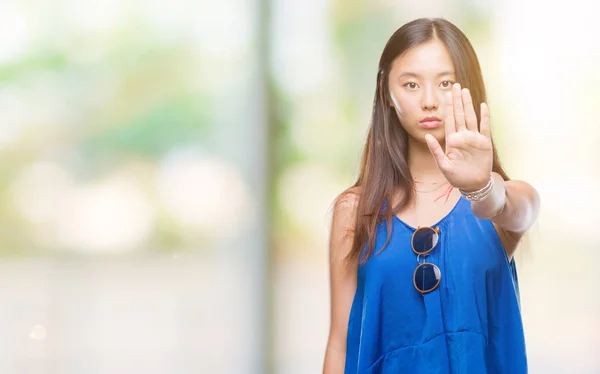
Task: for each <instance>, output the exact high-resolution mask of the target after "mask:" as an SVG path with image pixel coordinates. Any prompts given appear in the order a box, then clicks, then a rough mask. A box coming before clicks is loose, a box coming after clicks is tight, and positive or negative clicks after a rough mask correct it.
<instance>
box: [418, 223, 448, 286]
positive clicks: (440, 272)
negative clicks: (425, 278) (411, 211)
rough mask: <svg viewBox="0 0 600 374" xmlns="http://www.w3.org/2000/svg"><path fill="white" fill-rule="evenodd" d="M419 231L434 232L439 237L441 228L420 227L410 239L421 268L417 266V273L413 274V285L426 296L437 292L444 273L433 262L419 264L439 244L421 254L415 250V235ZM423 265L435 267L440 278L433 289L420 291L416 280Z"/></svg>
mask: <svg viewBox="0 0 600 374" xmlns="http://www.w3.org/2000/svg"><path fill="white" fill-rule="evenodd" d="M419 230H431V231H433V232H434V234H435V235H438V234H439V232H440V228H439V226H438V227H436V228H435V229H434V228H432V227H428V226H423V227H418V228H417V229H416V230H415V232H414V233H413V234H412V237H411V238H410V246H411V248H412V250H413V252H414V253H415V254H416V255H417V262H418V263H419V266H417V268H416V269H415V271H414V273H413V285H414V286H415V289H416V290H417V291H418V292H420V293H421V294H423V295H424V294H426V293H428V292H431V291H433V290H435V289H436V288H437V287H438V286H439V285H440V282H441V280H442V271H441V270H440V268H439V267H438V266H437V265H436V264H434V263H431V262H423V263H420V262H419V258H420V257H421V256H422V255H427V254H428V253H429V252H431V251H433V249H434V248H435V247H437V244H438V242H436V243H435V244H434V245H432V246H431V248H429V249H428V250H426V251H423V252H419V251H417V250H416V249H415V235H416V234H417V232H419ZM423 265H431V266H433V267H434V268H435V269H434V271H436V270H437V273H438V274H439V275H440V276H439V277H438V278H437V283H436V284H435V285H434V286H433V287H431V288H430V289H428V290H420V289H419V287H417V281H416V278H417V271H418V270H419V268H420V267H421V266H423Z"/></svg>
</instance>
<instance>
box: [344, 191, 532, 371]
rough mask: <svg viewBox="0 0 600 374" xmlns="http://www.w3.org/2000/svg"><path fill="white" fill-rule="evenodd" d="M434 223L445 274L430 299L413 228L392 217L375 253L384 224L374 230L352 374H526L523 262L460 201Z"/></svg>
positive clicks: (350, 343)
mask: <svg viewBox="0 0 600 374" xmlns="http://www.w3.org/2000/svg"><path fill="white" fill-rule="evenodd" d="M384 208H385V205H384ZM436 226H438V227H439V228H440V232H439V242H438V244H437V246H436V247H435V249H434V250H433V251H432V252H431V253H430V256H429V257H428V258H427V259H428V261H429V262H433V263H434V264H436V265H437V266H438V267H439V269H440V271H441V274H442V276H441V282H440V284H439V285H438V287H437V288H436V289H435V290H433V291H432V292H429V293H426V294H425V295H422V294H421V293H419V292H418V291H417V290H416V289H415V287H414V285H413V273H414V271H415V268H416V267H417V265H418V263H417V256H416V254H415V253H414V252H413V251H412V250H411V244H410V243H411V236H412V234H413V232H414V231H415V228H413V227H411V226H409V225H408V224H406V223H405V222H403V221H402V220H400V219H399V218H398V217H393V223H392V236H391V239H390V242H389V243H388V246H387V247H386V248H385V249H384V250H383V252H381V253H379V254H377V252H378V251H379V249H381V247H382V246H383V244H384V243H385V241H386V239H387V223H386V222H382V223H380V224H379V226H378V227H377V238H376V245H375V250H374V252H373V253H374V255H373V256H372V257H371V258H370V259H369V260H368V261H367V263H366V264H363V265H360V266H359V267H358V274H357V289H356V294H355V296H354V300H353V303H352V308H351V310H350V318H349V321H348V336H347V348H346V367H345V374H376V373H377V374H403V373H407V374H433V373H436V374H447V373H460V374H496V373H497V374H521V373H527V358H526V352H525V339H524V333H523V325H522V320H521V312H520V306H519V289H518V279H517V273H516V267H515V264H514V261H510V262H509V260H508V257H507V255H506V252H505V251H504V248H503V246H502V243H501V241H500V238H499V236H498V233H497V232H496V229H495V228H494V226H493V224H492V222H491V221H490V220H487V219H480V218H477V217H476V216H475V215H474V214H473V212H472V210H471V205H470V202H469V201H467V200H466V199H464V198H463V197H461V198H460V200H459V201H458V202H457V204H456V205H455V206H454V208H453V209H452V211H451V212H450V213H449V214H448V215H446V216H445V217H444V218H442V219H441V220H440V221H439V222H438V223H437V224H435V225H433V226H432V227H436Z"/></svg>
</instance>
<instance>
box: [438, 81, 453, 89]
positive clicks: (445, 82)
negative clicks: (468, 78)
mask: <svg viewBox="0 0 600 374" xmlns="http://www.w3.org/2000/svg"><path fill="white" fill-rule="evenodd" d="M440 86H441V87H442V88H450V87H452V82H450V81H443V82H442V83H440Z"/></svg>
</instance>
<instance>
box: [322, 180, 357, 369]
mask: <svg viewBox="0 0 600 374" xmlns="http://www.w3.org/2000/svg"><path fill="white" fill-rule="evenodd" d="M357 204H358V194H357V193H356V192H355V191H352V190H351V191H350V192H347V193H345V194H342V196H341V197H340V198H338V199H337V201H336V203H335V206H334V211H333V218H332V223H331V233H330V238H329V277H330V278H329V281H330V297H331V299H330V300H331V324H330V329H329V339H328V341H327V349H326V351H325V362H324V364H323V374H343V373H344V366H345V362H346V336H347V333H348V318H349V316H350V308H351V306H352V301H353V299H354V294H355V292H356V270H357V267H356V264H354V265H351V266H349V265H347V264H346V262H345V258H346V256H347V255H348V253H349V252H350V250H351V248H352V242H353V238H354V236H353V231H354V222H355V211H356V206H357Z"/></svg>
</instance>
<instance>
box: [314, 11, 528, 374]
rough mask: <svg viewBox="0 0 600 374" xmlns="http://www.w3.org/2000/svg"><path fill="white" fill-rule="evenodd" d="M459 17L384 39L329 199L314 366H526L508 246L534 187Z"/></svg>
mask: <svg viewBox="0 0 600 374" xmlns="http://www.w3.org/2000/svg"><path fill="white" fill-rule="evenodd" d="M485 102H486V94H485V87H484V83H483V79H482V74H481V69H480V67H479V62H478V60H477V56H476V54H475V52H474V50H473V48H472V46H471V44H470V42H469V41H468V39H467V38H466V36H465V35H464V34H463V33H462V32H461V31H460V30H459V29H458V28H456V26H454V25H452V24H451V23H449V22H448V21H446V20H443V19H418V20H415V21H413V22H410V23H408V24H406V25H404V26H402V27H401V28H400V29H398V30H397V31H396V32H395V33H394V35H392V37H391V38H390V40H389V41H388V43H387V44H386V46H385V49H384V50H383V54H382V56H381V59H380V62H379V72H378V74H377V88H376V92H375V100H374V105H373V114H372V121H371V125H370V128H369V132H368V136H367V142H366V146H365V149H364V154H363V158H362V164H361V168H360V173H359V177H358V180H357V182H356V183H355V184H354V186H352V187H351V188H349V189H348V190H347V191H344V192H343V193H342V194H341V195H340V196H339V197H338V198H337V199H336V202H335V207H334V212H333V219H332V228H331V236H330V282H331V283H330V285H331V328H330V332H329V340H328V344H327V350H326V354H325V363H324V373H325V374H336V373H348V374H349V373H352V374H355V373H360V374H367V373H394V374H396V373H415V374H427V373H474V374H483V373H502V374H519V373H526V372H527V359H526V352H525V342H524V334H523V327H522V322H521V315H520V307H519V298H518V283H517V278H516V269H515V265H514V260H513V255H514V253H515V251H516V249H517V244H518V243H519V241H520V239H521V238H522V237H523V235H524V234H525V233H526V232H527V230H528V229H529V228H530V227H531V226H532V224H533V223H534V221H535V220H536V219H537V216H538V212H539V208H540V199H539V195H538V193H537V192H536V190H535V189H534V188H533V187H532V186H531V185H529V184H527V183H525V182H523V181H516V180H509V178H508V177H507V175H506V173H505V172H504V170H503V169H502V167H501V165H500V162H499V160H498V157H497V154H496V150H495V147H494V145H493V142H492V139H491V134H490V124H489V122H490V117H489V113H488V108H487V106H486V104H485Z"/></svg>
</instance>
